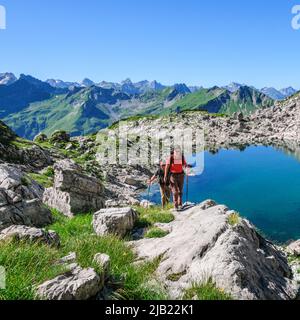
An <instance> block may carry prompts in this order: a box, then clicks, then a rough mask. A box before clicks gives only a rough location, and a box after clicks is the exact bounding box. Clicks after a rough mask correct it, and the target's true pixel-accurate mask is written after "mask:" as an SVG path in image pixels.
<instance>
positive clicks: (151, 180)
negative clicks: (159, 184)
mask: <svg viewBox="0 0 300 320" xmlns="http://www.w3.org/2000/svg"><path fill="white" fill-rule="evenodd" d="M155 179H156V176H155V175H154V176H153V177H152V178H151V179H150V180H149V181H148V184H152V182H153V181H154V180H155Z"/></svg>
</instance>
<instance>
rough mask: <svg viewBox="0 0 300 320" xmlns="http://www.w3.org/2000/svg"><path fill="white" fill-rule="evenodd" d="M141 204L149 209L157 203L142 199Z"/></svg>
mask: <svg viewBox="0 0 300 320" xmlns="http://www.w3.org/2000/svg"><path fill="white" fill-rule="evenodd" d="M140 206H141V207H142V208H145V209H147V208H152V207H154V206H155V204H154V203H153V202H150V201H148V200H142V201H141V202H140Z"/></svg>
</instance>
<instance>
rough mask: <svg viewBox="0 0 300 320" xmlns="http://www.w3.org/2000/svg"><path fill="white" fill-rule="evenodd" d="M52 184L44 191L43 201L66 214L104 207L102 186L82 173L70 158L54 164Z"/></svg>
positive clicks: (70, 214)
mask: <svg viewBox="0 0 300 320" xmlns="http://www.w3.org/2000/svg"><path fill="white" fill-rule="evenodd" d="M54 173H55V176H54V186H53V187H52V188H48V189H46V190H45V192H44V196H43V201H44V202H45V203H46V204H48V205H49V206H50V207H52V208H55V209H57V210H59V211H60V212H62V213H63V214H65V215H66V216H70V217H72V216H74V215H76V214H80V213H86V212H91V211H96V210H99V209H101V208H103V207H104V199H103V186H102V184H101V183H100V181H99V180H98V179H96V178H94V177H90V176H87V175H86V174H84V173H83V170H82V168H81V167H80V166H79V165H77V164H76V163H75V162H74V161H72V160H61V161H59V162H57V163H56V164H55V165H54Z"/></svg>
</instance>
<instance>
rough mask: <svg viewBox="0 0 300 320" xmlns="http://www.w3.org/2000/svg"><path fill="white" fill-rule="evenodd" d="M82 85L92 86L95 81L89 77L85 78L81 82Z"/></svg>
mask: <svg viewBox="0 0 300 320" xmlns="http://www.w3.org/2000/svg"><path fill="white" fill-rule="evenodd" d="M81 85H82V86H84V87H91V86H94V85H95V82H94V81H92V80H90V79H89V78H84V79H83V80H82V82H81Z"/></svg>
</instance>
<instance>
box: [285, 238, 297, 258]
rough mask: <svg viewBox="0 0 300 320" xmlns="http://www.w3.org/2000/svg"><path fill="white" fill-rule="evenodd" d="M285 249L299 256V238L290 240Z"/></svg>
mask: <svg viewBox="0 0 300 320" xmlns="http://www.w3.org/2000/svg"><path fill="white" fill-rule="evenodd" d="M286 249H287V252H288V253H290V254H292V255H295V256H300V240H297V241H295V242H292V243H291V244H290V245H288V247H287V248H286Z"/></svg>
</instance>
